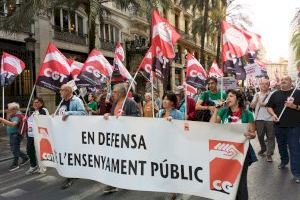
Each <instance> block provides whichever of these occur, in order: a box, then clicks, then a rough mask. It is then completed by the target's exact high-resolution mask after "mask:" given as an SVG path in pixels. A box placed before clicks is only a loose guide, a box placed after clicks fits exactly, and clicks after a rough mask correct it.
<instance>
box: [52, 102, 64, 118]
mask: <svg viewBox="0 0 300 200" xmlns="http://www.w3.org/2000/svg"><path fill="white" fill-rule="evenodd" d="M63 101H64V100H63V99H62V100H61V101H60V102H59V104H58V106H57V108H56V110H55V112H54V114H53V115H54V116H55V115H56V113H57V111H58V110H59V108H60V106H61V104H62V102H63Z"/></svg>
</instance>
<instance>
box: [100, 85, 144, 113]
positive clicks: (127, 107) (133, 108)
mask: <svg viewBox="0 0 300 200" xmlns="http://www.w3.org/2000/svg"><path fill="white" fill-rule="evenodd" d="M126 93H127V88H126V87H125V85H124V84H122V83H119V84H116V85H115V86H114V89H113V91H112V100H113V105H112V108H111V112H110V114H108V113H106V114H105V115H104V116H106V117H108V116H109V115H113V116H121V115H125V116H134V117H138V116H139V109H138V107H137V104H136V102H135V101H134V100H132V99H129V98H127V99H125V98H126ZM124 101H125V103H124V108H123V110H121V108H122V105H123V102H124Z"/></svg>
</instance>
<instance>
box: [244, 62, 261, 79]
mask: <svg viewBox="0 0 300 200" xmlns="http://www.w3.org/2000/svg"><path fill="white" fill-rule="evenodd" d="M244 69H245V71H246V74H247V77H256V76H259V75H261V70H260V67H259V66H258V65H257V64H256V63H253V64H248V65H246V66H245V67H244Z"/></svg>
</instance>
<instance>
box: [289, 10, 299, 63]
mask: <svg viewBox="0 0 300 200" xmlns="http://www.w3.org/2000/svg"><path fill="white" fill-rule="evenodd" d="M292 26H293V27H295V30H294V32H293V35H292V39H291V42H290V44H291V46H292V48H293V50H294V56H295V64H296V66H297V67H299V66H300V8H298V10H297V11H296V14H295V17H294V19H293V20H292Z"/></svg>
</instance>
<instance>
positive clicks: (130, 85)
mask: <svg viewBox="0 0 300 200" xmlns="http://www.w3.org/2000/svg"><path fill="white" fill-rule="evenodd" d="M139 70H140V68H138V69H137V71H136V72H135V74H134V76H133V78H132V81H130V84H129V87H128V90H127V93H126V96H125V99H124V101H123V104H122V107H121V110H122V111H123V108H124V105H125V101H126V99H127V98H128V94H129V92H130V89H131V88H132V84H133V83H134V80H135V78H136V76H137V74H138V72H139Z"/></svg>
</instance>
